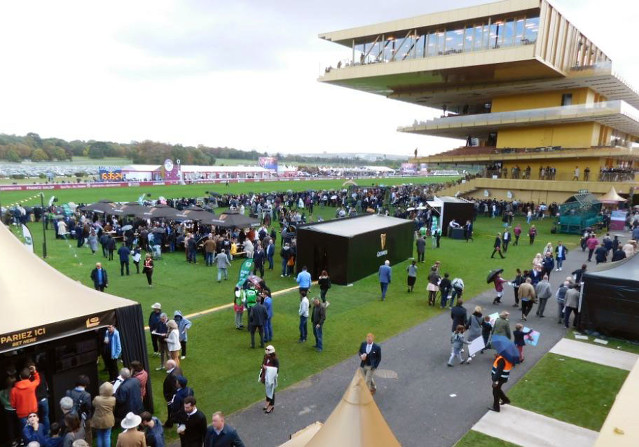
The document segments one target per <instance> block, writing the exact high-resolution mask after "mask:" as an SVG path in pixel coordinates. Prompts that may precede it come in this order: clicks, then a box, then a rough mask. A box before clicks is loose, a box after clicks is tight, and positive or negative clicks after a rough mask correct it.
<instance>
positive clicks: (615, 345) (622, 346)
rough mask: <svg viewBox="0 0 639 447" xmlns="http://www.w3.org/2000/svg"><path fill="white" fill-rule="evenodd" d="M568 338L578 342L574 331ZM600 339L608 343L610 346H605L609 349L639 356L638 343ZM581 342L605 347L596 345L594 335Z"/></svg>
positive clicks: (568, 334) (606, 338) (617, 339)
mask: <svg viewBox="0 0 639 447" xmlns="http://www.w3.org/2000/svg"><path fill="white" fill-rule="evenodd" d="M566 338H569V339H571V340H577V339H576V338H575V334H574V332H573V331H570V332H568V333H566ZM598 338H601V339H603V340H607V341H608V344H607V345H605V346H606V347H607V348H610V349H618V350H620V351H625V352H632V353H633V354H639V343H637V342H632V341H628V340H621V339H619V338H613V337H603V336H601V337H598ZM579 341H580V342H582V343H590V344H592V345H597V346H603V345H601V344H599V343H595V337H593V336H592V335H589V336H588V340H579Z"/></svg>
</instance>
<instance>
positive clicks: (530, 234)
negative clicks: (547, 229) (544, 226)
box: [528, 225, 537, 245]
mask: <svg viewBox="0 0 639 447" xmlns="http://www.w3.org/2000/svg"><path fill="white" fill-rule="evenodd" d="M535 236H537V228H536V227H535V226H534V225H531V226H530V228H529V229H528V239H529V240H530V245H532V244H534V243H535Z"/></svg>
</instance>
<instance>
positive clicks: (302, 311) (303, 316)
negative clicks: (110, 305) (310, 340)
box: [298, 294, 309, 343]
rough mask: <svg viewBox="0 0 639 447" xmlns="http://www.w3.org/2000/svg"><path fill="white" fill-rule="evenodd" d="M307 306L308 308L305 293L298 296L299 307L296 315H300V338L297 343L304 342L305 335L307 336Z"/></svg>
mask: <svg viewBox="0 0 639 447" xmlns="http://www.w3.org/2000/svg"><path fill="white" fill-rule="evenodd" d="M308 308H309V302H308V298H307V297H306V294H302V295H301V296H300V307H299V310H298V315H299V317H300V339H299V340H298V343H304V342H306V337H307V327H306V326H307V325H306V322H307V321H308Z"/></svg>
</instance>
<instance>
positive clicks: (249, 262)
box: [237, 258, 253, 287]
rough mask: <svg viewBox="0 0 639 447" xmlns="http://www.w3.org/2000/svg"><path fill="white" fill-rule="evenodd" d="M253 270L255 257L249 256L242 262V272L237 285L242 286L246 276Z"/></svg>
mask: <svg viewBox="0 0 639 447" xmlns="http://www.w3.org/2000/svg"><path fill="white" fill-rule="evenodd" d="M252 272H253V259H252V258H247V259H245V260H244V262H242V266H241V267H240V274H239V275H238V277H237V286H238V287H242V286H243V285H244V282H245V281H246V278H248V277H249V275H250V274H251V273H252Z"/></svg>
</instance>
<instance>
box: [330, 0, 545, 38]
mask: <svg viewBox="0 0 639 447" xmlns="http://www.w3.org/2000/svg"><path fill="white" fill-rule="evenodd" d="M540 5H541V0H505V1H501V2H495V3H488V4H485V5H479V6H471V7H467V8H459V9H453V10H450V11H441V12H436V13H432V14H424V15H420V16H417V17H411V18H407V19H399V20H392V21H388V22H383V23H377V24H374V25H366V26H358V27H355V28H349V29H345V30H341V31H333V32H329V33H322V34H320V35H319V37H320V39H324V40H328V41H331V42H335V43H338V44H340V45H344V46H347V47H350V46H351V45H352V43H353V39H355V40H358V39H366V38H369V37H371V36H377V35H380V34H386V35H395V34H397V35H400V34H401V32H402V31H407V30H411V29H415V28H428V27H433V26H436V25H441V24H448V23H457V22H466V21H472V20H474V19H479V18H485V17H494V16H500V15H506V14H512V13H517V12H525V11H531V10H539V8H540Z"/></svg>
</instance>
